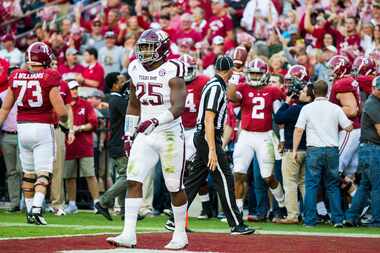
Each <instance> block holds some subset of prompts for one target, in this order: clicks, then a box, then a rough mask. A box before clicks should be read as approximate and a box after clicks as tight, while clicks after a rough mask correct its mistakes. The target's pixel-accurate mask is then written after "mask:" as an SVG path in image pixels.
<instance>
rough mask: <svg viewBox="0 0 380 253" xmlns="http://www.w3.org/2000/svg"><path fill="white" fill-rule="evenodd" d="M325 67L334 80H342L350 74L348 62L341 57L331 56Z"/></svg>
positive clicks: (345, 58)
mask: <svg viewBox="0 0 380 253" xmlns="http://www.w3.org/2000/svg"><path fill="white" fill-rule="evenodd" d="M327 66H328V68H329V69H330V70H331V74H332V75H333V76H334V78H335V79H339V78H342V77H343V76H344V75H347V74H349V73H350V72H351V64H350V61H349V60H348V59H347V57H345V56H343V55H335V56H333V57H332V58H331V59H330V60H329V62H328V63H327Z"/></svg>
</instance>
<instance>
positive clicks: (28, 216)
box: [26, 213, 35, 224]
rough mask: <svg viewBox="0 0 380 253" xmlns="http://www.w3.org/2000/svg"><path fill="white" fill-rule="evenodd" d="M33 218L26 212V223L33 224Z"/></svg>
mask: <svg viewBox="0 0 380 253" xmlns="http://www.w3.org/2000/svg"><path fill="white" fill-rule="evenodd" d="M34 222H35V220H34V217H33V215H32V214H31V213H26V223H28V224H34Z"/></svg>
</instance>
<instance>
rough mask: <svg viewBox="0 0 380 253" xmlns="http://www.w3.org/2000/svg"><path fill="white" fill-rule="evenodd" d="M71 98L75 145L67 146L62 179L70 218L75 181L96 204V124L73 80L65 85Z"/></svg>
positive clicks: (74, 207)
mask: <svg viewBox="0 0 380 253" xmlns="http://www.w3.org/2000/svg"><path fill="white" fill-rule="evenodd" d="M68 85H69V88H70V92H71V96H72V98H73V103H72V110H73V125H74V126H73V130H74V133H75V141H74V142H73V143H72V144H68V143H67V144H66V160H65V168H64V173H63V177H64V179H65V180H66V185H67V188H66V189H67V195H68V200H69V205H68V206H67V207H66V208H65V210H64V211H65V213H68V214H72V213H75V212H77V211H78V207H77V205H76V202H75V200H76V190H77V184H76V178H77V175H78V171H77V170H78V169H79V176H80V177H85V178H86V181H87V185H88V189H89V191H90V193H91V197H92V199H93V201H94V205H95V204H96V203H97V202H98V201H99V191H98V182H97V180H96V177H95V166H94V150H93V142H94V141H93V136H92V133H93V131H94V130H95V129H96V127H97V125H98V122H97V118H96V113H95V110H94V108H92V106H91V104H90V103H89V102H87V101H86V100H83V99H82V98H80V97H79V96H78V87H79V83H78V82H77V81H75V80H73V81H70V82H69V83H68Z"/></svg>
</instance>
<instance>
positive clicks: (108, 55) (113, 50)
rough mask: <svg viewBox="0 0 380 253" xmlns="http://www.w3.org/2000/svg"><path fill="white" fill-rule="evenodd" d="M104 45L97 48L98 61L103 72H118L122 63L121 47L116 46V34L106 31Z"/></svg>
mask: <svg viewBox="0 0 380 253" xmlns="http://www.w3.org/2000/svg"><path fill="white" fill-rule="evenodd" d="M104 38H105V39H106V45H105V46H104V47H102V48H101V49H100V50H99V62H100V64H102V65H103V68H104V72H105V74H106V75H108V74H109V73H111V72H120V71H121V69H122V67H123V65H122V63H123V52H124V51H123V48H122V47H120V46H116V34H115V33H114V32H113V31H108V32H106V34H105V35H104Z"/></svg>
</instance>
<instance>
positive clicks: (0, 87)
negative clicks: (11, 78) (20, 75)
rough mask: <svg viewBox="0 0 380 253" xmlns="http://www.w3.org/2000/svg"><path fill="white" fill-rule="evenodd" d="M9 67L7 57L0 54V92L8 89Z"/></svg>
mask: <svg viewBox="0 0 380 253" xmlns="http://www.w3.org/2000/svg"><path fill="white" fill-rule="evenodd" d="M9 67H10V64H9V61H8V59H6V58H4V57H1V56H0V93H1V92H3V91H6V90H7V89H8V74H9V73H8V71H9Z"/></svg>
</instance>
